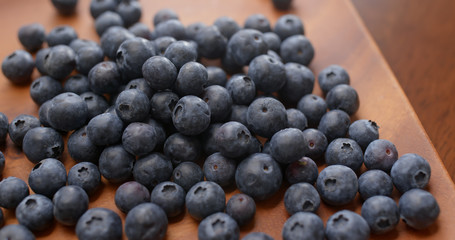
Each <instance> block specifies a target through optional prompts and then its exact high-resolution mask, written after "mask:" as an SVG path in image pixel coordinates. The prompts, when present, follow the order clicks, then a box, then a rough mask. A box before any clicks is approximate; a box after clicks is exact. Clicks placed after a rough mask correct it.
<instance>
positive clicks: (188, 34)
mask: <svg viewBox="0 0 455 240" xmlns="http://www.w3.org/2000/svg"><path fill="white" fill-rule="evenodd" d="M205 27H207V25H206V24H205V23H203V22H195V23H192V24H190V25H187V26H186V27H185V40H187V41H196V36H197V35H198V34H199V33H200V32H201V30H202V29H204V28H205ZM225 47H226V45H225Z"/></svg>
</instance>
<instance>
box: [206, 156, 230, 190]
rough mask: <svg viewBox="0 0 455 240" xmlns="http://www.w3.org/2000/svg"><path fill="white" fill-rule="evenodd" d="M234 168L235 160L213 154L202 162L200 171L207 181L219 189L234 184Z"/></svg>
mask: <svg viewBox="0 0 455 240" xmlns="http://www.w3.org/2000/svg"><path fill="white" fill-rule="evenodd" d="M236 167H237V162H236V160H234V159H231V158H226V157H224V156H223V155H221V154H220V153H214V154H212V155H210V156H208V157H207V159H206V160H205V161H204V165H203V168H202V171H203V172H204V176H205V179H206V180H207V181H212V182H215V183H217V184H218V185H220V186H221V187H228V186H230V185H232V184H233V183H234V180H235V169H236Z"/></svg>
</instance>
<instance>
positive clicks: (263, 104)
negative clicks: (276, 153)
mask: <svg viewBox="0 0 455 240" xmlns="http://www.w3.org/2000/svg"><path fill="white" fill-rule="evenodd" d="M246 117H247V121H248V128H249V129H251V130H252V132H254V133H255V134H257V135H259V136H262V137H266V138H270V137H272V136H273V134H275V133H276V132H278V131H280V130H281V129H284V128H285V127H286V125H287V115H286V108H285V107H284V105H283V104H282V103H281V102H280V101H278V100H276V99H274V98H271V97H261V98H258V99H256V100H254V101H253V102H252V103H251V104H250V105H249V106H248V111H247V116H246Z"/></svg>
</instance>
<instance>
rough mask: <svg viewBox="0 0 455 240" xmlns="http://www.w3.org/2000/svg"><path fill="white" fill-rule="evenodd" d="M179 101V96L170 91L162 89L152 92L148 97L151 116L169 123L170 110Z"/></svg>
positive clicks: (170, 120)
mask: <svg viewBox="0 0 455 240" xmlns="http://www.w3.org/2000/svg"><path fill="white" fill-rule="evenodd" d="M178 101H179V96H178V95H177V94H176V93H174V92H172V91H162V92H157V93H155V94H153V96H152V98H151V99H150V111H151V113H152V116H153V118H155V119H157V120H159V121H161V122H163V123H166V124H169V123H171V122H172V111H173V110H174V107H175V105H176V104H177V102H178Z"/></svg>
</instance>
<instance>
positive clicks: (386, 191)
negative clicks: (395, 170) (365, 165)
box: [359, 170, 393, 200]
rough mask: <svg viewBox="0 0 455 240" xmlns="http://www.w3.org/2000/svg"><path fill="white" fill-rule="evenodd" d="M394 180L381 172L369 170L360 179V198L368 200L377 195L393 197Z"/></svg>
mask: <svg viewBox="0 0 455 240" xmlns="http://www.w3.org/2000/svg"><path fill="white" fill-rule="evenodd" d="M392 191H393V183H392V178H391V177H390V176H389V175H388V174H387V173H385V172H384V171H381V170H368V171H366V172H364V173H363V174H362V175H360V177H359V193H360V196H361V197H362V198H363V199H364V200H367V199H368V198H370V197H373V196H376V195H383V196H391V195H392Z"/></svg>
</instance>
